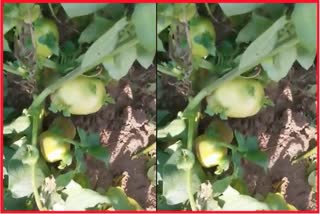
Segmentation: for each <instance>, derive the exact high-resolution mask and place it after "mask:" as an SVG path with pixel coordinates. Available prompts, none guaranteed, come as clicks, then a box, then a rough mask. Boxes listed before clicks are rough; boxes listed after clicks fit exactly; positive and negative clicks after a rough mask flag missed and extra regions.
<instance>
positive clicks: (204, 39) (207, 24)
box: [190, 17, 216, 57]
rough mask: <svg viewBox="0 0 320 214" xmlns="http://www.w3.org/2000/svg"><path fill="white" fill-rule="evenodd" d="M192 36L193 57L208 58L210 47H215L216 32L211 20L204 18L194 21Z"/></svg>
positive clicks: (192, 21) (191, 27) (191, 25)
mask: <svg viewBox="0 0 320 214" xmlns="http://www.w3.org/2000/svg"><path fill="white" fill-rule="evenodd" d="M190 36H191V46H192V55H193V56H198V57H206V56H208V55H209V50H208V46H209V47H214V46H215V40H216V31H215V29H214V26H213V25H212V23H211V21H210V20H209V19H206V18H202V17H197V18H194V19H192V20H191V22H190Z"/></svg>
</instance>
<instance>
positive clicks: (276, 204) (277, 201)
mask: <svg viewBox="0 0 320 214" xmlns="http://www.w3.org/2000/svg"><path fill="white" fill-rule="evenodd" d="M264 202H265V203H267V204H268V206H269V207H270V209H271V210H289V208H288V204H287V202H286V200H285V199H284V197H283V196H282V195H281V194H280V193H270V192H269V193H268V195H267V197H266V198H265V200H264Z"/></svg>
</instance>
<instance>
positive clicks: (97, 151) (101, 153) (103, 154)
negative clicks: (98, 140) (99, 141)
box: [88, 145, 110, 166]
mask: <svg viewBox="0 0 320 214" xmlns="http://www.w3.org/2000/svg"><path fill="white" fill-rule="evenodd" d="M88 154H89V155H91V156H92V157H94V158H96V159H98V160H101V161H103V162H104V163H105V165H106V166H108V164H109V159H110V153H109V150H108V149H107V148H105V147H102V146H101V145H98V146H91V147H89V148H88Z"/></svg>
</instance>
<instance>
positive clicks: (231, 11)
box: [219, 3, 263, 16]
mask: <svg viewBox="0 0 320 214" xmlns="http://www.w3.org/2000/svg"><path fill="white" fill-rule="evenodd" d="M262 5H263V4H239V3H237V4H233V3H224V4H222V3H221V4H219V6H220V7H221V9H222V11H223V13H224V14H225V15H226V16H234V15H240V14H244V13H248V12H250V11H253V10H255V9H256V8H258V7H260V6H262Z"/></svg>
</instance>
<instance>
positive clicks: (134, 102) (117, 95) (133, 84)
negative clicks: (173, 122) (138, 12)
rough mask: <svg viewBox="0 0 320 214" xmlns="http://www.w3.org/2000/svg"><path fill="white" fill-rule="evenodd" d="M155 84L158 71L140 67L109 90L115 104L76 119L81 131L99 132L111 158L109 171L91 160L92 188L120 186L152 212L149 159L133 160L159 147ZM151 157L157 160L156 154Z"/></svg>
mask: <svg viewBox="0 0 320 214" xmlns="http://www.w3.org/2000/svg"><path fill="white" fill-rule="evenodd" d="M155 81H156V73H155V67H152V68H150V69H149V70H145V69H142V68H141V67H139V66H137V65H136V66H134V67H133V68H132V69H131V70H130V72H129V75H128V77H125V78H122V79H121V80H120V81H119V82H118V83H112V84H109V85H108V86H107V91H108V93H109V94H110V95H111V96H112V97H113V98H114V100H115V104H109V105H107V106H105V107H103V108H102V109H101V110H100V111H99V112H97V113H96V114H93V115H88V116H74V117H73V121H74V123H75V124H76V126H77V127H81V128H83V129H85V130H87V131H92V132H99V133H100V138H101V143H102V144H103V145H105V146H106V147H107V148H108V149H109V152H110V154H111V157H110V162H109V167H108V168H106V167H105V166H104V163H102V162H99V161H96V160H94V159H92V158H90V157H87V164H88V171H87V174H88V176H89V178H90V182H91V185H92V186H93V187H95V188H103V189H107V188H108V187H109V186H111V185H120V186H121V187H122V188H123V189H124V190H125V192H126V194H127V195H128V196H129V197H132V198H134V199H135V200H136V201H137V202H138V203H139V204H140V205H141V206H142V207H143V208H146V209H148V210H153V209H155V207H156V195H155V186H153V185H151V184H150V181H149V180H148V178H147V169H148V167H150V166H149V165H150V164H149V163H147V159H148V157H138V158H135V159H132V156H133V155H134V154H136V153H137V152H139V151H141V150H143V149H144V148H146V147H147V146H148V145H151V144H153V143H155V139H156V138H155V128H156V127H155V115H156V97H155ZM150 155H151V156H153V157H154V155H155V151H151V153H150ZM149 158H150V157H149Z"/></svg>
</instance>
